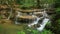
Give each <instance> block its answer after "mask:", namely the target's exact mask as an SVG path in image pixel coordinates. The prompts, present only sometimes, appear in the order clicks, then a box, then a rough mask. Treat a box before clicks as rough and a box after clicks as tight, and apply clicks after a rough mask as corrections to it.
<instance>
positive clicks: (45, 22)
mask: <svg viewBox="0 0 60 34" xmlns="http://www.w3.org/2000/svg"><path fill="white" fill-rule="evenodd" d="M18 16H21V15H20V12H18V15H17V16H16V21H15V24H20V23H18V22H17V17H18ZM34 16H35V15H32V17H34ZM46 17H48V14H47V13H46V11H45V10H44V11H43V16H42V17H37V18H36V20H35V21H33V23H30V24H28V27H31V26H33V25H34V24H38V21H39V20H41V18H44V19H43V21H42V23H41V24H40V27H39V28H36V29H37V30H39V31H42V30H43V29H44V27H45V25H46V24H47V23H48V21H49V19H48V18H46Z"/></svg>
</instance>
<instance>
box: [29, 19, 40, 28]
mask: <svg viewBox="0 0 60 34" xmlns="http://www.w3.org/2000/svg"><path fill="white" fill-rule="evenodd" d="M39 20H40V18H37V20H36V21H34V22H33V23H31V24H28V26H29V27H31V26H32V25H34V24H37V23H38V21H39Z"/></svg>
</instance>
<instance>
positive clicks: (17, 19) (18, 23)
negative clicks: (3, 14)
mask: <svg viewBox="0 0 60 34" xmlns="http://www.w3.org/2000/svg"><path fill="white" fill-rule="evenodd" d="M17 13H18V14H17V15H16V20H15V24H20V23H18V22H17V20H18V19H17V18H18V17H19V16H20V12H18V11H17Z"/></svg>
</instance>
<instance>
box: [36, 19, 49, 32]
mask: <svg viewBox="0 0 60 34" xmlns="http://www.w3.org/2000/svg"><path fill="white" fill-rule="evenodd" d="M48 21H49V19H47V18H45V19H44V20H43V22H42V24H40V27H39V28H37V30H39V31H42V30H43V29H44V27H45V25H46V24H47V23H48Z"/></svg>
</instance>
